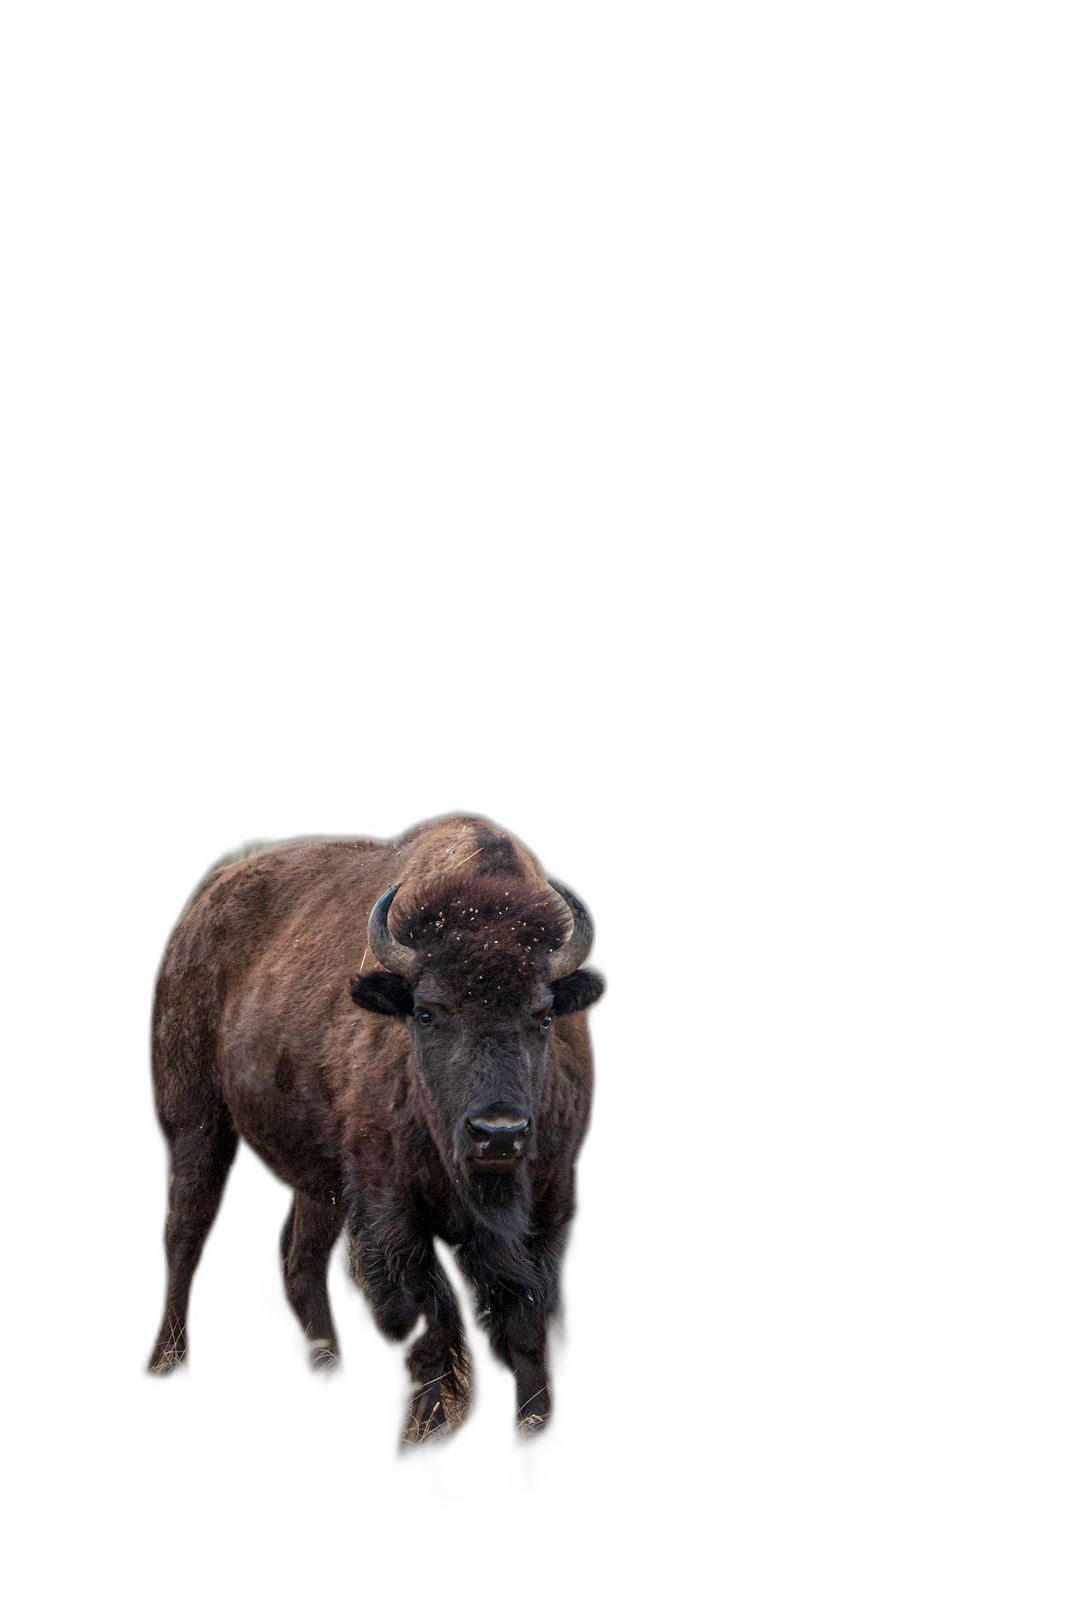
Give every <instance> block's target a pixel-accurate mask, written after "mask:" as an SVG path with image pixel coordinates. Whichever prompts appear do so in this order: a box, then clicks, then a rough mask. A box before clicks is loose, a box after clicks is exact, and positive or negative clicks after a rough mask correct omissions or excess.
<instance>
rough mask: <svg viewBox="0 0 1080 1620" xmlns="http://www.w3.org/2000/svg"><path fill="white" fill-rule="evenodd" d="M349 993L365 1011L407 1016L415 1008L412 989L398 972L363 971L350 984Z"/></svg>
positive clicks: (390, 1015)
mask: <svg viewBox="0 0 1080 1620" xmlns="http://www.w3.org/2000/svg"><path fill="white" fill-rule="evenodd" d="M349 995H350V996H351V997H352V999H353V1000H354V1001H355V1002H356V1005H357V1006H358V1007H363V1008H364V1010H365V1012H376V1013H387V1014H388V1015H389V1017H391V1018H407V1017H408V1015H409V1013H411V1012H412V1010H413V999H412V991H411V990H410V989H409V986H408V985H407V984H406V982H405V980H404V979H403V978H402V977H401V975H400V974H398V973H361V975H360V977H359V978H358V979H354V980H353V981H352V983H351V984H350V985H349Z"/></svg>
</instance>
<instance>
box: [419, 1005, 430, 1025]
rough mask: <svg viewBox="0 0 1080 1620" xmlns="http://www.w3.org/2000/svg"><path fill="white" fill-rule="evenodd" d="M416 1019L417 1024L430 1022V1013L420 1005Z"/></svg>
mask: <svg viewBox="0 0 1080 1620" xmlns="http://www.w3.org/2000/svg"><path fill="white" fill-rule="evenodd" d="M416 1021H417V1023H418V1024H430V1023H431V1014H430V1013H429V1012H428V1010H427V1008H426V1007H421V1008H420V1011H419V1012H418V1013H417V1015H416Z"/></svg>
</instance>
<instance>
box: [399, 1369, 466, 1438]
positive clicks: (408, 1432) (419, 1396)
mask: <svg viewBox="0 0 1080 1620" xmlns="http://www.w3.org/2000/svg"><path fill="white" fill-rule="evenodd" d="M468 1410H469V1397H468V1393H467V1392H466V1393H465V1394H464V1395H462V1394H460V1393H459V1392H458V1391H457V1390H455V1389H453V1388H451V1387H450V1386H449V1381H448V1380H447V1379H445V1378H442V1379H438V1380H437V1381H436V1384H435V1385H434V1386H430V1387H429V1386H427V1385H420V1386H419V1387H418V1388H417V1389H416V1390H414V1392H413V1397H412V1401H411V1402H410V1405H409V1416H408V1420H407V1421H406V1424H405V1432H404V1434H403V1435H402V1436H401V1444H402V1446H422V1445H424V1444H425V1443H426V1442H427V1441H429V1440H444V1439H446V1438H448V1437H449V1436H450V1435H452V1434H453V1433H454V1432H455V1431H456V1430H457V1429H460V1428H461V1425H462V1424H463V1423H464V1421H465V1417H466V1415H467V1413H468Z"/></svg>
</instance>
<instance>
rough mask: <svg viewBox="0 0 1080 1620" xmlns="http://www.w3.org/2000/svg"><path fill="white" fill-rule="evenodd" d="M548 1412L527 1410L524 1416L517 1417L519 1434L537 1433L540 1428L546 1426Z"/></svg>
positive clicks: (549, 1414) (548, 1416)
mask: <svg viewBox="0 0 1080 1620" xmlns="http://www.w3.org/2000/svg"><path fill="white" fill-rule="evenodd" d="M550 1416H551V1413H550V1412H529V1413H527V1414H526V1415H525V1417H520V1418H518V1433H519V1434H539V1433H540V1431H541V1429H545V1428H546V1427H547V1422H548V1419H549V1418H550Z"/></svg>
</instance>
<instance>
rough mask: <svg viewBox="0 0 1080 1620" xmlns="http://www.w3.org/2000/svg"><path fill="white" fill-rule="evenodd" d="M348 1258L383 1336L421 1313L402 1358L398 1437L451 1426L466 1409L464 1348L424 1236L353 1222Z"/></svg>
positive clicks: (426, 1435) (406, 1441)
mask: <svg viewBox="0 0 1080 1620" xmlns="http://www.w3.org/2000/svg"><path fill="white" fill-rule="evenodd" d="M349 1258H350V1262H351V1265H352V1270H353V1275H354V1277H355V1278H356V1280H357V1282H358V1283H359V1284H360V1287H361V1288H362V1289H363V1291H364V1294H365V1295H366V1296H367V1299H368V1302H369V1304H370V1305H371V1308H372V1311H373V1312H374V1315H375V1320H376V1322H377V1323H378V1326H379V1328H380V1330H381V1331H382V1332H383V1333H385V1334H386V1336H387V1338H389V1339H395V1340H401V1339H405V1338H407V1337H408V1335H409V1334H410V1333H411V1332H412V1331H413V1329H414V1328H415V1327H416V1325H417V1323H418V1322H419V1321H420V1319H421V1317H423V1320H424V1327H423V1331H422V1332H421V1333H420V1335H419V1337H418V1338H417V1339H416V1340H415V1342H414V1343H413V1344H412V1345H411V1346H410V1348H409V1353H408V1355H407V1356H406V1358H405V1364H406V1366H407V1367H408V1369H409V1375H410V1378H411V1381H412V1389H411V1391H410V1397H409V1407H408V1412H407V1414H406V1419H405V1429H404V1432H403V1434H402V1437H401V1438H402V1444H403V1445H419V1444H420V1443H421V1442H422V1441H424V1440H430V1439H432V1438H434V1437H435V1436H436V1435H444V1434H450V1433H452V1432H453V1430H455V1429H457V1428H459V1427H460V1426H461V1424H462V1423H463V1422H464V1421H465V1418H466V1416H467V1414H468V1410H469V1394H470V1366H469V1352H468V1348H467V1346H466V1344H465V1332H464V1328H463V1326H462V1322H461V1313H460V1311H459V1310H458V1307H457V1300H456V1299H455V1298H454V1292H453V1289H452V1288H451V1287H450V1283H449V1281H448V1279H447V1276H446V1273H445V1271H444V1270H443V1268H442V1266H441V1265H440V1264H439V1260H438V1256H437V1255H436V1254H435V1250H434V1247H433V1246H432V1243H431V1240H430V1238H427V1237H424V1236H421V1235H419V1234H416V1233H408V1232H403V1231H402V1230H401V1229H400V1228H399V1227H397V1226H396V1225H395V1226H393V1227H391V1228H389V1229H388V1227H387V1224H386V1223H372V1224H368V1225H365V1226H354V1227H352V1228H351V1229H350V1234H349Z"/></svg>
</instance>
